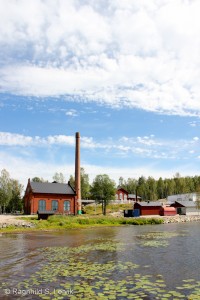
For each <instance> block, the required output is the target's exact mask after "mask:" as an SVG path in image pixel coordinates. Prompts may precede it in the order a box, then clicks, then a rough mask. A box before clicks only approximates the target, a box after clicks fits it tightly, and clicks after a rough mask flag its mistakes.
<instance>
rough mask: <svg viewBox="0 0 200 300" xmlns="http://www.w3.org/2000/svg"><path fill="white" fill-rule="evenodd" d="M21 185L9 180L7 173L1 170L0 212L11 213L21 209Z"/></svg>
mask: <svg viewBox="0 0 200 300" xmlns="http://www.w3.org/2000/svg"><path fill="white" fill-rule="evenodd" d="M21 192H22V185H21V184H20V183H19V182H18V181H17V180H15V179H12V178H10V174H9V173H8V171H6V170H5V169H3V170H2V171H1V176H0V212H2V213H3V212H13V211H15V210H21V209H22V199H21Z"/></svg>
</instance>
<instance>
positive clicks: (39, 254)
mask: <svg viewBox="0 0 200 300" xmlns="http://www.w3.org/2000/svg"><path fill="white" fill-rule="evenodd" d="M159 233H160V234H161V235H162V233H163V234H164V235H165V234H166V236H168V235H169V236H170V238H166V239H163V237H162V236H161V237H160V238H159V235H157V234H159ZM149 234H150V236H149ZM151 234H152V238H151ZM170 234H171V235H170ZM154 235H155V236H156V241H158V242H159V241H160V242H161V243H162V241H165V240H167V242H168V244H167V245H165V246H162V245H160V246H158V247H155V246H152V245H151V244H150V245H149V246H148V245H146V246H144V242H146V241H154ZM101 239H102V240H108V241H111V242H112V241H113V242H117V243H118V242H120V243H122V244H123V245H124V249H123V251H121V250H120V249H119V251H118V247H116V250H115V251H112V252H109V251H92V252H91V253H90V252H89V253H88V259H89V260H90V261H91V262H97V263H101V264H102V265H103V264H104V263H107V262H109V260H112V261H114V262H115V263H116V264H117V263H118V262H124V263H125V262H132V263H134V264H138V265H139V269H137V270H133V271H132V272H138V273H140V274H142V275H148V274H149V275H151V276H152V278H154V277H155V279H156V278H157V276H158V274H159V275H162V277H163V279H164V281H165V283H166V285H167V289H169V290H172V289H173V288H174V287H175V286H176V287H177V286H178V285H181V284H182V281H183V280H187V279H193V280H195V281H199V280H200V271H199V261H200V223H198V222H196V223H186V224H166V225H151V226H127V227H104V228H90V229H78V230H74V229H73V230H67V231H65V232H62V233H60V232H59V233H58V232H52V233H49V232H48V233H45V232H41V233H39V232H37V233H22V234H2V235H1V236H0V283H2V282H5V283H6V288H10V289H12V288H14V287H16V286H17V284H18V283H19V282H20V281H22V280H24V278H25V279H26V278H30V277H31V275H32V274H34V273H35V272H37V271H40V268H41V265H44V264H45V251H46V248H47V247H72V248H73V249H77V248H78V247H79V246H82V245H95V244H96V243H99V240H101ZM63 249H64V248H63ZM77 259H78V257H77ZM130 272H131V271H130ZM115 277H117V273H115V274H114V275H113V274H112V279H113V280H117V278H115ZM0 292H1V295H0V299H13V298H16V299H17V298H22V296H20V295H18V296H16V295H6V294H5V290H4V288H2V289H1V291H0ZM125 298H126V297H125ZM125 298H124V299H125ZM23 299H39V298H38V297H37V296H36V295H35V296H34V297H33V296H32V297H30V296H28V295H27V296H25V297H23ZM63 299H68V297H65V298H63ZM69 299H70V298H69ZM113 299H114V298H113ZM116 299H123V297H121V298H120V297H119V298H116ZM138 299H139V298H138ZM141 299H142V298H141ZM144 299H158V298H156V296H155V298H154V297H153V296H151V297H150V296H149V297H146V298H144ZM163 299H164V298H163ZM169 299H171V298H169ZM185 299H188V298H187V297H185ZM195 299H197V298H195ZM199 299H200V295H199Z"/></svg>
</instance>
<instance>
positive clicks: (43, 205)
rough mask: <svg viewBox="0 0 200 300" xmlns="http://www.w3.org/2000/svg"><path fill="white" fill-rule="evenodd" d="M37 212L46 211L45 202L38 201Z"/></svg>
mask: <svg viewBox="0 0 200 300" xmlns="http://www.w3.org/2000/svg"><path fill="white" fill-rule="evenodd" d="M38 210H46V200H39V207H38Z"/></svg>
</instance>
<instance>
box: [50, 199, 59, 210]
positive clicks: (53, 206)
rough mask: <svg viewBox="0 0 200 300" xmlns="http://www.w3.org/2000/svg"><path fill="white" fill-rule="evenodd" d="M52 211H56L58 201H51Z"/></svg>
mask: <svg viewBox="0 0 200 300" xmlns="http://www.w3.org/2000/svg"><path fill="white" fill-rule="evenodd" d="M51 205H52V210H58V200H52V202H51Z"/></svg>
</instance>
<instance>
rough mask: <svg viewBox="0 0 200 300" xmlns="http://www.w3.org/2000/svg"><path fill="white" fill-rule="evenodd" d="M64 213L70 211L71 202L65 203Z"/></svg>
mask: <svg viewBox="0 0 200 300" xmlns="http://www.w3.org/2000/svg"><path fill="white" fill-rule="evenodd" d="M64 211H70V201H69V200H67V201H65V202H64Z"/></svg>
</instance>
